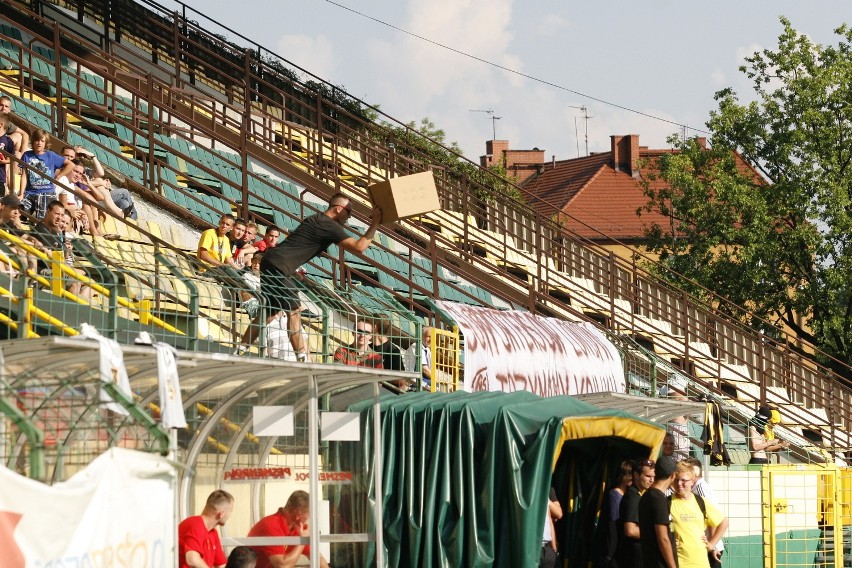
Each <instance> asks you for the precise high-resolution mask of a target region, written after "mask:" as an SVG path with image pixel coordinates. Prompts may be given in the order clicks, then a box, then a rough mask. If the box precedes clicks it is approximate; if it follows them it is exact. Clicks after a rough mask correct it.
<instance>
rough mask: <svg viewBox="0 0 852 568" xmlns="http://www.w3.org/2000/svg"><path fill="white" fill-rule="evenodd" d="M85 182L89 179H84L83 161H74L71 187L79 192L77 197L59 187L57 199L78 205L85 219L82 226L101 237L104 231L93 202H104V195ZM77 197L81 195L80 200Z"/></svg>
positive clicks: (98, 212)
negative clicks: (88, 199)
mask: <svg viewBox="0 0 852 568" xmlns="http://www.w3.org/2000/svg"><path fill="white" fill-rule="evenodd" d="M87 182H89V179H88V178H87V177H86V168H85V166H84V165H83V161H82V160H80V159H79V158H78V159H75V160H74V169H73V170H71V185H72V186H73V188H74V189H76V190H77V191H78V192H79V194H78V196H75V195H73V194H72V193H71V192H68V191H65V190H63V189H62V188H61V187H60V188H59V191H60V196H59V199H60V201H61V200H62V198H63V197H65V198H66V200H68V201H75V202H77V203H79V207H80V209H81V210H82V211H83V215H82V218H83V219H85V220H84V221H83V225H84V226H86V227H88V231H89V234H90V235H92V236H95V237H102V236H103V234H104V231H103V229H102V228H101V225H102V223H101V212H100V211H98V208H97V207H95V206H94V202H100V203H103V202H104V201H105V198H104V194H103V192H102V191H101V190H100V189H97V188H95V187H93V186H91V185H89V184H88V183H87ZM79 195H82V196H83V197H82V198H80V197H79ZM68 196H71V197H73V198H74V199H69V198H68ZM86 196H88V197H89V198H90V199H91V201H87V200H86ZM119 214H120V212H119ZM75 218H77V219H78V220H79V219H80V217H76V216H75Z"/></svg>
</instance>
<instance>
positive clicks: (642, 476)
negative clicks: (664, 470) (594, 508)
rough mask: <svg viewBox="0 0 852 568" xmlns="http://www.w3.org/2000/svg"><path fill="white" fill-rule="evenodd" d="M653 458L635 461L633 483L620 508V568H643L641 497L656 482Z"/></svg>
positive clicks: (617, 556) (618, 556)
mask: <svg viewBox="0 0 852 568" xmlns="http://www.w3.org/2000/svg"><path fill="white" fill-rule="evenodd" d="M654 465H655V462H654V461H653V460H636V461H634V462H633V485H631V486H630V487H628V488H627V492H625V494H624V497H623V498H622V499H621V504H620V506H619V509H618V521H617V522H616V527H617V528H618V548H617V550H616V554H615V557H616V559H617V562H618V568H642V545H641V543H640V541H639V499H640V498H641V497H642V494H643V493H645V491H647V489H648V488H649V487H651V484H652V483H654Z"/></svg>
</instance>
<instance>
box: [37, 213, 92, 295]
mask: <svg viewBox="0 0 852 568" xmlns="http://www.w3.org/2000/svg"><path fill="white" fill-rule="evenodd" d="M67 219H68V217H67V216H66V215H65V207H64V206H63V205H62V203H60V202H59V201H57V200H54V201H51V202H50V203H48V205H47V212H46V214H45V216H44V219H43V220H42V221H41V222H40V223H38V224H37V225H36V226H35V227H33V228H32V230H31V231H30V232H29V241H30V242H32V243H33V244H34V246H35V247H36V248H38V249H39V250H41V252H43V253H45V254H47V255H48V256H51V257H52V256H53V252H54V251H61V252H62V257H63V261H64V263H66V264H67V259H68V256H69V248H70V247H71V242H70V241H66V238H65V225H66V223H67ZM38 268H39V270H40V271H41V273H42V275H45V276H48V277H49V276H51V272H52V270H51V267H50V266H49V265H48V264H47V263H46V262H45V261H43V260H41V259H39V261H38ZM74 272H76V271H74ZM66 280H67V285H66V289H67V290H68V291H69V292H71V293H72V294H75V295H77V296H81V297H83V296H86V297H87V296H88V293H87V292H86V291H85V290H83V288H84V287H83V285H82V283H81V282H80V281H79V280H77V279H74V278H66ZM86 290H88V288H86Z"/></svg>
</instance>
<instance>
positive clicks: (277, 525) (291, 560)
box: [248, 490, 328, 568]
mask: <svg viewBox="0 0 852 568" xmlns="http://www.w3.org/2000/svg"><path fill="white" fill-rule="evenodd" d="M310 522H311V511H310V495H308V494H307V493H305V492H304V491H301V490H297V491H294V492H293V493H292V494H291V495H290V497H289V498H288V499H287V503H286V504H285V505H284V506H283V507H281V508H279V509H278V510H277V511H276V512H275V513H272V514H271V515H268V516H266V517H263V518H262V519H260V520H259V521H258V522H257V523H256V524H255V525H254V526H253V527H252V528H251V530H249V533H248V536H250V537H252V536H256V537H262V536H305V537H306V536H310V534H311V528H310ZM252 548H253V549H254V551H255V552H256V553H257V566H258V568H291V567H293V566H296V564H297V563H298V562H299V560H300V558H301V557H302V556H307V557H308V558H310V556H311V553H312V552H315V553H316V554H318V555H319V558H318V560H319V566H320V568H328V561H327V560H326V559H325V557H324V556H323V555H322V554H320V553H319V552H318V551H312V550H311V548H310V546H308V545H302V544H283V545H282V544H276V545H268V546H267V545H264V546H254V547H252Z"/></svg>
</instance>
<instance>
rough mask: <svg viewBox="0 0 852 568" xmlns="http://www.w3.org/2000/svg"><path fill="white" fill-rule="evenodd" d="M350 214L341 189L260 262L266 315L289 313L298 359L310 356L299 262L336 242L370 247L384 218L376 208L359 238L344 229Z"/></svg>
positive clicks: (353, 249) (352, 247)
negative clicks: (298, 279)
mask: <svg viewBox="0 0 852 568" xmlns="http://www.w3.org/2000/svg"><path fill="white" fill-rule="evenodd" d="M351 214H352V205H351V203H350V201H349V198H348V197H346V195H344V194H342V193H336V194H334V195H333V196H331V199H329V201H328V209H326V210H325V211H324V212H322V213H317V214H315V215H311V216H310V217H307V218H305V219H304V220H303V221H302V223H301V224H300V225H299V226H298V227H296V228H295V229H294V230H293V232H291V233H290V234H289V235H288V236H287V239H286V240H285V241H284V242H283V243H281V244H280V245H278V246H277V247H273V248H270V249H268V250H267V251H266V253H265V254H264V256H263V260H262V261H261V263H260V291H261V294H262V295H263V297H264V303H265V304H266V307H267V309H268V310H269V313H267V316H268V317H269V318H273V317H275V315H276V314H277V313H278V312H282V311H283V312H286V313H287V331H288V333H289V335H290V343H291V344H292V345H293V351H295V352H296V359H297V360H298V361H306V360H307V345H305V340H304V337H303V336H302V317H301V313H300V311H299V309H300V302H299V289H298V286H297V285H296V282H295V280H294V279H293V278H294V275H295V274H296V270H297V269H298V268H299V267H300V266H302V265H303V264H304V263H306V262H308V261H309V260H311V259H312V258H314V257H315V256H317V255H319V254H322V253H323V252H325V251H326V250H327V249H328V247H330V246H331V245H333V244H337V245H339V246H341V247H343V248H344V249H345V250H347V251H349V252H352V253H361V252H364V251H365V250H367V248H368V247H369V246H370V243H372V241H373V237H374V236H375V234H376V229H377V228H378V227H379V224H380V223H381V222H382V210H381V209H379V208H378V207H374V208H373V211H372V214H371V215H370V226H369V228H368V229H367V232H365V233H364V235H363V236H362V237H360V238H359V239H355V238H354V237H350V236H349V234H348V233H347V232H346V229H344V226H345V225H346V221H347V220H348V219H349V216H350V215H351ZM252 327H253V328H255V327H256V326H252ZM253 339H254V338H253V337H251V338H249V340H253Z"/></svg>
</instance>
